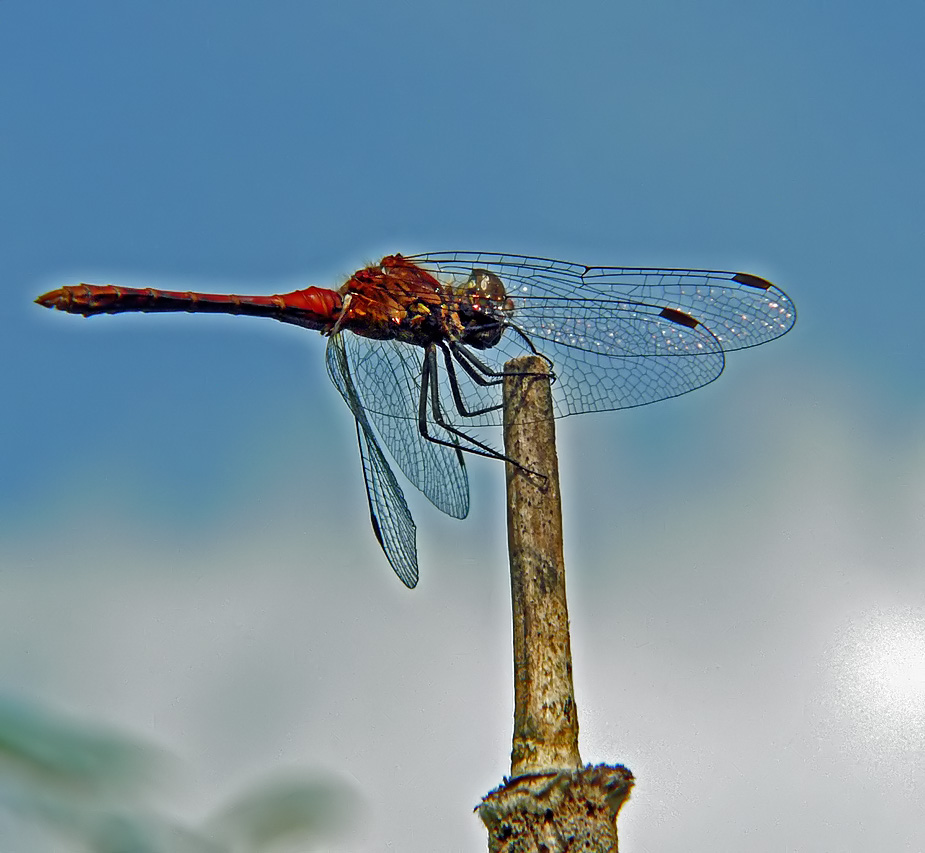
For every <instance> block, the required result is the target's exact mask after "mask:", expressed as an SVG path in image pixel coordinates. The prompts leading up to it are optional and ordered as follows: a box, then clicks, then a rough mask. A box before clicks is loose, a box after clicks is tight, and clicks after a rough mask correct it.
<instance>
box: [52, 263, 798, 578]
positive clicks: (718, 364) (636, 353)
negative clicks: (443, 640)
mask: <svg viewBox="0 0 925 853" xmlns="http://www.w3.org/2000/svg"><path fill="white" fill-rule="evenodd" d="M36 302H38V303H39V304H40V305H45V306H47V307H49V308H57V309H59V310H61V311H68V312H70V313H72V314H83V315H84V316H85V317H88V316H90V315H93V314H118V313H121V312H123V311H145V312H169V311H189V312H202V313H222V314H247V315H251V316H256V317H271V318H273V319H275V320H279V321H280V322H283V323H293V324H295V325H297V326H304V327H305V328H307V329H314V330H316V331H319V332H321V333H322V334H324V335H326V336H327V337H328V346H327V367H328V373H329V375H330V377H331V379H332V381H333V382H334V385H335V386H336V387H337V390H338V391H340V393H341V395H342V396H343V398H344V400H345V401H346V403H347V405H348V406H349V407H350V411H351V412H352V413H353V417H354V419H355V421H356V430H357V439H358V441H359V446H360V458H361V461H362V463H363V476H364V478H365V481H366V492H367V496H368V500H369V511H370V518H371V520H372V524H373V530H374V531H375V534H376V538H377V539H378V540H379V544H380V545H381V546H382V550H383V551H384V552H385V555H386V557H387V559H388V561H389V563H390V564H391V566H392V568H393V569H394V570H395V573H396V574H397V575H398V577H399V578H400V579H401V580H402V582H403V583H404V584H406V585H407V586H408V587H414V586H415V585H416V584H417V580H418V563H417V546H416V529H415V524H414V521H413V519H412V518H411V513H410V512H409V510H408V505H407V503H406V501H405V497H404V494H403V493H402V490H401V486H400V485H399V483H398V480H397V478H396V476H395V474H394V472H393V471H392V469H391V467H390V465H389V463H388V461H387V459H386V456H385V454H384V452H383V450H382V445H385V447H386V448H387V449H388V451H389V453H390V454H391V456H392V459H394V461H395V462H396V463H397V464H398V467H399V468H400V469H401V470H402V472H404V474H405V476H406V477H407V478H408V479H409V480H410V481H411V482H412V483H413V484H414V485H415V486H416V487H417V488H418V489H420V490H421V491H422V492H423V493H424V494H425V495H426V496H427V498H428V499H429V500H430V501H431V502H432V503H433V504H434V506H436V507H437V508H438V509H440V510H442V511H443V512H445V513H447V514H449V515H451V516H454V517H456V518H465V516H466V515H467V514H468V512H469V481H468V477H467V475H466V468H465V462H464V459H463V452H464V451H465V452H468V453H474V454H479V455H482V456H489V457H492V458H496V459H504V458H505V457H504V456H503V454H501V453H499V452H498V451H496V450H494V449H493V448H492V447H491V446H490V445H489V444H486V443H484V442H483V441H482V440H481V439H477V438H475V437H474V436H473V435H472V434H471V431H470V430H469V428H470V427H482V426H493V425H497V424H499V423H500V421H501V382H502V379H503V375H504V363H505V362H506V361H507V360H509V359H510V358H513V357H515V356H518V355H524V354H530V353H533V354H538V355H541V356H543V357H544V358H545V359H547V360H548V361H549V362H550V364H551V365H552V366H553V371H554V378H555V380H556V381H555V383H554V385H553V398H554V405H555V409H556V416H557V417H563V416H566V415H572V414H578V413H579V412H595V411H606V410H611V409H624V408H630V407H632V406H642V405H645V404H647V403H654V402H655V401H657V400H664V399H667V398H669V397H676V396H678V395H680V394H685V393H687V392H688V391H693V390H694V389H695V388H700V387H701V386H703V385H706V384H707V383H709V382H712V381H713V380H714V379H716V378H717V377H718V376H719V375H720V373H722V371H723V367H724V364H725V354H726V353H727V352H729V351H730V350H736V349H744V348H746V347H752V346H757V345H758V344H763V343H765V342H767V341H770V340H773V339H774V338H777V337H779V336H781V335H783V334H784V333H785V332H787V331H789V329H790V328H791V327H792V326H793V324H794V322H795V321H796V310H795V308H794V305H793V302H792V301H791V300H790V298H789V297H788V296H787V294H785V293H784V292H783V291H782V290H780V289H779V288H777V287H775V286H774V285H772V284H771V283H770V282H768V281H765V280H764V279H763V278H759V277H758V276H754V275H750V274H748V273H735V272H715V271H711V270H669V269H629V268H622V267H591V266H586V265H584V264H574V263H567V262H565V261H555V260H548V259H545V258H532V257H523V256H520V255H502V254H494V253H483V252H436V253H432V254H421V255H413V256H409V257H404V256H402V255H389V256H387V257H385V258H383V259H382V260H381V261H380V262H379V263H378V264H375V265H372V266H369V267H366V268H365V269H362V270H359V271H357V272H356V273H354V274H353V275H352V276H351V277H350V278H349V279H348V281H347V282H346V284H344V285H343V286H342V287H341V288H340V289H338V290H329V289H325V288H319V287H309V288H306V289H304V290H296V291H294V292H292V293H286V294H282V295H274V296H234V295H218V294H204V293H190V292H178V291H166V290H155V289H153V288H144V289H129V288H124V287H116V286H114V285H90V284H79V285H74V286H70V287H62V288H60V289H59V290H53V291H51V292H50V293H46V294H44V295H43V296H40V297H39V298H38V299H37V300H36ZM461 426H464V427H465V429H461V428H460V427H461Z"/></svg>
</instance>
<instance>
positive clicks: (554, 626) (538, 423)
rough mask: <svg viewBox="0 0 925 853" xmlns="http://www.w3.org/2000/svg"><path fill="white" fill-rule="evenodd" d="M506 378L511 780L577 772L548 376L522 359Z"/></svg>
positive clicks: (539, 362)
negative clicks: (511, 630) (511, 635)
mask: <svg viewBox="0 0 925 853" xmlns="http://www.w3.org/2000/svg"><path fill="white" fill-rule="evenodd" d="M512 371H517V372H516V373H515V372H512ZM505 372H506V373H507V376H506V377H505V379H504V452H505V454H506V455H507V456H508V457H509V458H510V459H515V460H516V461H517V462H518V463H519V464H520V466H522V467H518V466H517V465H512V464H511V463H510V462H509V463H507V466H506V473H507V534H508V554H509V557H510V563H511V598H512V603H513V615H514V741H513V747H512V750H511V776H525V775H529V774H539V773H558V772H559V771H561V770H577V769H578V768H579V767H581V756H580V755H579V754H578V717H577V714H576V712H575V689H574V687H573V686H572V652H571V646H570V644H569V631H568V605H567V604H566V600H565V560H564V558H563V556H562V502H561V499H560V496H559V464H558V459H557V458H556V427H555V420H554V419H553V410H552V394H551V393H550V386H549V368H548V367H547V365H546V362H545V361H543V359H541V358H538V357H537V356H527V357H524V358H520V359H515V360H514V361H512V362H509V363H508V364H507V365H506V366H505Z"/></svg>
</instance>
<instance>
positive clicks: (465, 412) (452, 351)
mask: <svg viewBox="0 0 925 853" xmlns="http://www.w3.org/2000/svg"><path fill="white" fill-rule="evenodd" d="M437 346H439V347H440V349H441V351H442V352H443V361H444V363H445V364H446V375H447V379H448V380H449V383H450V391H452V393H453V402H454V403H455V404H456V411H457V412H459V414H461V415H462V416H463V417H464V418H474V417H477V416H478V415H484V414H487V413H488V412H496V411H497V410H498V409H500V408H501V403H497V404H495V405H493V406H486V407H485V408H484V409H469V408H467V406H466V403H465V401H464V400H463V398H462V394H461V393H460V390H459V380H458V379H457V377H456V368H455V367H454V366H453V357H455V358H456V360H457V361H458V362H459V365H460V366H461V367H462V368H463V369H464V370H465V371H466V373H468V374H469V376H470V377H471V378H472V379H473V380H475V382H477V383H478V384H479V385H481V386H482V387H487V386H491V385H500V384H501V382H503V381H504V374H501V373H497V374H496V373H494V371H492V374H493V375H495V376H498V377H500V378H498V379H486V378H485V377H484V376H482V375H481V374H480V373H479V372H478V371H477V370H476V369H475V368H474V367H473V366H472V365H470V364H468V363H467V362H466V361H465V360H464V359H463V358H462V357H461V355H460V353H458V352H457V351H456V348H455V345H454V344H450V345H449V348H448V347H447V345H446V344H444V343H442V342H438V344H437ZM462 354H463V355H468V353H466V352H465V350H463V352H462Z"/></svg>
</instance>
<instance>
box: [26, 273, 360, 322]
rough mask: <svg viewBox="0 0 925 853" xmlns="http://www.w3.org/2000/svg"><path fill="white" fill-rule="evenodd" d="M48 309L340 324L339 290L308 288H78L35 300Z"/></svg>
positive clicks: (340, 303)
mask: <svg viewBox="0 0 925 853" xmlns="http://www.w3.org/2000/svg"><path fill="white" fill-rule="evenodd" d="M35 301H36V302H38V303H39V305H44V306H45V307H46V308H57V309H58V310H59V311H67V312H68V313H70V314H83V315H84V317H90V316H91V315H93V314H120V313H122V312H125V311H143V312H146V313H147V312H181V311H183V312H189V313H205V314H246V315H248V316H251V317H272V318H273V319H275V320H279V321H280V322H282V323H293V324H295V325H297V326H304V327H305V328H308V329H317V330H319V331H320V330H322V329H324V328H326V327H328V326H331V325H332V324H333V323H335V322H336V320H337V318H338V316H339V315H340V311H341V305H342V300H341V295H340V294H339V293H338V292H337V291H336V290H328V289H326V288H323V287H307V288H305V289H304V290H295V291H293V292H292V293H284V294H281V295H280V294H277V295H274V296H236V295H234V294H219V293H193V292H192V291H185V292H184V291H176V290H156V289H155V288H129V287H116V286H115V285H111V284H105V285H95V284H77V285H72V286H68V287H62V288H60V289H58V290H52V291H50V292H49V293H45V294H43V295H42V296H40V297H39V298H38V299H36V300H35Z"/></svg>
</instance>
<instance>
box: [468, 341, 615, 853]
mask: <svg viewBox="0 0 925 853" xmlns="http://www.w3.org/2000/svg"><path fill="white" fill-rule="evenodd" d="M504 369H505V374H506V375H505V379H504V452H505V455H506V456H507V457H508V458H510V459H513V460H515V461H516V462H517V463H518V464H517V465H514V464H511V463H510V462H509V463H508V464H507V500H508V509H507V527H508V551H509V554H510V562H511V597H512V605H513V616H514V738H513V746H512V749H511V777H512V778H510V779H505V780H504V784H503V785H501V786H500V787H498V788H496V789H495V790H494V791H492V792H490V793H489V794H488V795H487V796H486V797H485V798H484V800H482V804H481V805H480V806H479V816H480V817H481V818H482V821H483V822H484V824H485V826H486V827H487V829H488V849H489V851H490V853H539V851H544V853H578V851H581V853H616V850H617V824H616V817H617V812H618V811H619V810H620V807H621V806H622V805H623V802H624V801H625V800H626V798H627V797H628V796H629V792H630V789H631V788H632V785H633V774H632V773H630V771H629V770H627V769H626V768H625V767H623V766H621V765H615V766H609V765H605V764H601V765H598V766H595V767H590V766H589V767H585V768H582V767H581V757H580V756H579V754H578V716H577V713H576V708H575V690H574V687H573V685H572V654H571V646H570V642H569V630H568V628H569V626H568V607H567V604H566V600H565V561H564V559H563V556H562V503H561V499H560V496H559V468H558V460H557V458H556V436H555V421H554V419H553V418H554V416H553V408H552V395H551V391H550V377H549V368H548V366H547V364H546V362H545V361H544V360H543V359H541V358H539V357H537V356H525V357H522V358H518V359H514V360H513V361H509V362H508V363H507V364H506V365H505V367H504Z"/></svg>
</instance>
